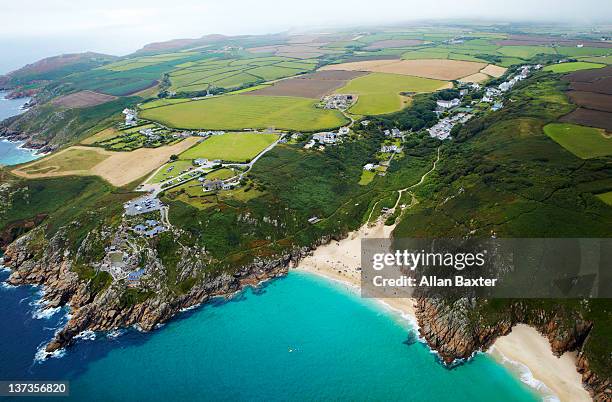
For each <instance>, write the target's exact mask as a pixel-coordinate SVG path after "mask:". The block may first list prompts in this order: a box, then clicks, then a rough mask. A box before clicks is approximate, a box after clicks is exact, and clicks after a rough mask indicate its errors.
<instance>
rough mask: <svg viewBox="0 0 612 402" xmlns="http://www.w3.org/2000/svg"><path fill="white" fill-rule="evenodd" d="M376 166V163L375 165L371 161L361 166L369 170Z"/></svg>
mask: <svg viewBox="0 0 612 402" xmlns="http://www.w3.org/2000/svg"><path fill="white" fill-rule="evenodd" d="M377 167H378V165H375V164H373V163H367V164H365V165H364V166H363V170H369V171H372V170H374V169H376V168H377Z"/></svg>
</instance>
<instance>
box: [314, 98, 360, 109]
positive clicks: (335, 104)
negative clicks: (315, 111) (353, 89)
mask: <svg viewBox="0 0 612 402" xmlns="http://www.w3.org/2000/svg"><path fill="white" fill-rule="evenodd" d="M354 102H355V96H354V95H348V94H334V95H327V96H324V97H323V98H321V104H320V107H321V108H323V109H339V110H346V109H348V108H349V107H351V105H352V104H353V103H354Z"/></svg>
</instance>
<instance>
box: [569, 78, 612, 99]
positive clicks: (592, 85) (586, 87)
mask: <svg viewBox="0 0 612 402" xmlns="http://www.w3.org/2000/svg"><path fill="white" fill-rule="evenodd" d="M570 89H573V90H576V91H584V92H596V93H600V94H608V95H612V77H608V78H604V79H601V80H597V81H596V82H572V83H571V84H570Z"/></svg>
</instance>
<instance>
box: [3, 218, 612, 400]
mask: <svg viewBox="0 0 612 402" xmlns="http://www.w3.org/2000/svg"><path fill="white" fill-rule="evenodd" d="M35 232H36V230H32V231H29V232H27V233H26V234H25V235H23V236H21V237H19V238H17V239H16V240H15V241H13V242H12V243H11V244H9V245H8V247H6V250H5V256H4V259H5V265H6V266H7V267H8V268H10V269H11V271H12V272H11V275H10V277H9V279H8V280H7V282H8V283H9V284H11V285H15V286H17V285H40V286H42V287H43V290H44V296H43V300H44V302H45V303H46V306H47V307H48V308H55V307H60V306H65V305H68V306H70V308H71V310H72V311H71V318H70V320H69V322H68V323H67V324H66V326H65V327H64V328H63V329H62V330H61V331H59V332H58V333H57V334H56V336H55V338H54V339H53V340H52V341H51V342H50V343H49V344H48V345H47V347H46V350H45V351H46V353H48V354H51V353H53V352H55V351H57V350H60V349H63V348H65V347H67V346H69V345H71V344H72V343H73V341H74V339H75V337H76V336H77V335H78V334H79V333H81V332H83V331H86V330H92V331H111V330H115V329H119V328H124V327H129V326H138V327H139V328H140V329H142V330H144V331H150V330H153V329H155V328H156V327H157V326H158V325H159V324H162V323H164V322H166V321H168V320H170V319H172V318H173V317H174V316H175V315H176V314H177V313H179V312H180V311H181V310H183V309H187V308H191V307H194V306H197V305H200V304H202V303H205V302H207V301H209V300H210V299H211V298H214V297H219V296H221V297H229V296H231V295H233V294H235V293H236V292H239V291H240V290H242V289H244V287H246V286H257V285H258V284H260V283H261V282H263V281H266V280H269V279H273V278H276V277H281V276H284V275H286V273H287V271H288V269H289V267H290V266H293V265H297V264H298V262H299V261H300V260H301V259H303V258H304V257H305V256H307V255H309V254H311V252H312V250H314V249H315V248H316V247H318V246H320V245H323V244H328V243H330V241H332V240H335V241H337V240H339V239H336V238H334V239H332V238H329V237H325V238H322V239H320V241H319V242H317V244H316V245H313V247H310V248H308V247H304V248H300V249H295V250H292V251H291V252H288V253H286V254H283V255H281V256H278V257H276V258H271V259H268V260H265V261H257V262H254V263H252V264H249V265H246V266H243V267H241V268H240V269H238V270H237V271H236V272H235V273H233V274H227V273H225V274H221V275H219V276H211V277H209V278H205V280H203V281H201V282H199V283H197V284H196V285H194V286H193V288H192V289H190V291H189V292H187V293H186V294H183V295H178V296H177V295H176V294H171V293H170V292H169V291H168V290H167V289H162V288H161V287H159V288H158V289H157V291H156V292H155V294H154V295H153V297H150V298H148V299H147V300H145V301H144V302H141V303H136V304H134V305H130V306H122V305H121V302H120V300H121V294H122V292H124V291H125V285H120V284H113V285H111V286H110V287H109V288H108V289H106V290H104V291H103V292H101V293H98V294H94V293H93V292H92V291H91V289H90V287H89V286H88V283H87V282H86V281H83V280H81V279H79V277H78V275H77V274H76V273H75V272H74V270H73V262H72V260H71V258H70V253H69V252H68V251H66V250H64V249H63V247H62V246H61V245H62V243H63V240H62V236H61V234H58V235H56V236H54V237H53V238H52V239H50V241H49V243H48V246H47V247H46V248H45V250H44V251H43V252H42V253H41V250H32V249H31V248H30V242H31V241H32V238H33V235H34V233H35ZM193 252H195V251H193ZM188 253H189V252H188ZM157 268H161V266H160V267H157ZM187 271H189V269H188V270H187ZM472 307H473V301H470V300H468V299H460V300H458V301H456V302H454V303H450V302H446V301H442V300H437V299H430V298H424V297H421V298H419V299H417V302H416V309H415V313H416V317H417V320H418V324H419V332H420V335H421V336H422V337H423V339H425V341H426V342H427V343H428V345H429V346H430V348H431V349H432V350H434V351H436V352H437V353H438V355H439V357H440V359H441V360H442V361H443V362H444V363H445V364H447V365H453V364H456V362H457V361H460V360H467V359H469V358H471V357H472V356H473V355H474V354H475V353H476V352H478V351H480V350H487V349H488V348H489V347H490V346H491V345H492V344H493V343H494V341H495V340H496V339H497V338H498V337H500V336H503V335H506V334H508V333H509V332H510V331H511V329H512V327H513V326H514V325H515V324H517V323H527V324H529V325H531V326H534V327H535V328H536V329H537V330H538V331H539V332H540V333H542V334H544V335H545V336H546V337H547V339H548V340H549V343H550V345H551V347H552V350H553V352H554V353H555V354H556V355H558V356H559V355H561V354H563V353H564V352H566V351H573V350H577V351H579V354H578V362H577V369H578V371H579V373H580V374H581V375H582V381H583V384H584V385H585V387H586V388H587V390H588V391H589V392H590V393H591V395H592V396H593V398H594V400H596V401H610V400H611V399H610V398H611V397H612V388H611V384H610V381H609V379H601V378H598V377H597V375H595V374H594V373H593V372H592V371H591V370H590V368H589V362H588V360H587V358H586V356H584V354H583V353H582V352H581V351H580V350H581V347H582V345H583V344H584V341H585V340H586V339H587V337H588V335H589V331H590V330H591V328H592V323H590V322H588V321H584V320H581V319H580V318H579V317H576V320H575V325H574V326H573V328H572V330H571V331H567V330H565V329H562V328H561V327H560V325H559V321H560V320H561V317H558V316H557V315H550V314H548V313H546V312H545V311H536V312H534V311H530V312H529V314H528V310H527V308H526V306H525V305H523V304H522V303H521V302H520V301H517V302H516V303H515V304H513V305H512V312H511V314H509V315H508V316H506V317H505V318H504V319H503V320H501V321H500V322H497V323H495V325H486V324H485V323H481V322H478V321H476V324H475V323H474V319H473V317H471V316H469V314H470V312H471V311H472Z"/></svg>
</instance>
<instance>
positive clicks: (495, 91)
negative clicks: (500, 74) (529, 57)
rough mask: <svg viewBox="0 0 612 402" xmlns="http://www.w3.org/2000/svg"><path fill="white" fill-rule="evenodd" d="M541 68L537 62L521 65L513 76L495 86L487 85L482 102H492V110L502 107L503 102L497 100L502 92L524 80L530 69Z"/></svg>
mask: <svg viewBox="0 0 612 402" xmlns="http://www.w3.org/2000/svg"><path fill="white" fill-rule="evenodd" d="M541 68H542V65H541V64H537V65H535V66H530V65H526V66H522V67H521V68H520V70H519V72H518V74H516V75H515V76H513V77H512V78H510V79H508V80H507V81H504V82H502V83H501V84H499V85H498V86H497V87H487V88H486V89H485V93H484V96H483V97H482V100H481V101H482V102H487V103H493V107H492V109H493V110H499V109H501V108H502V107H503V103H501V102H500V101H499V98H500V97H501V96H502V95H503V94H504V92H508V91H509V90H510V89H512V87H513V86H515V85H516V84H517V83H518V82H520V81H522V80H524V79H525V78H527V77H528V76H529V73H530V72H531V70H532V69H533V70H539V69H541Z"/></svg>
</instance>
